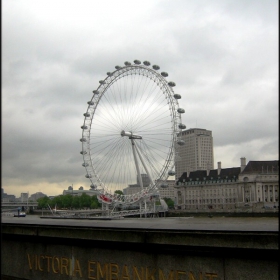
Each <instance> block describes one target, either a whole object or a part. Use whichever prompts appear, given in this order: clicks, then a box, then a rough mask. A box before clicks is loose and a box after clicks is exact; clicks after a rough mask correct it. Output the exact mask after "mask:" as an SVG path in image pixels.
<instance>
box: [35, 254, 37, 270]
mask: <svg viewBox="0 0 280 280" xmlns="http://www.w3.org/2000/svg"><path fill="white" fill-rule="evenodd" d="M37 269H38V258H37V255H35V270H37Z"/></svg>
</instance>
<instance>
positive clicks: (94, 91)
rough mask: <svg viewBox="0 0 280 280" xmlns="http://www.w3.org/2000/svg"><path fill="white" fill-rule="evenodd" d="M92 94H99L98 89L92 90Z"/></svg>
mask: <svg viewBox="0 0 280 280" xmlns="http://www.w3.org/2000/svg"><path fill="white" fill-rule="evenodd" d="M99 82H101V81H99ZM92 92H93V93H94V94H99V91H98V90H93V91H92Z"/></svg>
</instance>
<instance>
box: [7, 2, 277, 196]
mask: <svg viewBox="0 0 280 280" xmlns="http://www.w3.org/2000/svg"><path fill="white" fill-rule="evenodd" d="M278 11H279V1H277V0H266V1H264V0H246V1H244V0H211V1H209V0H188V1H185V0H178V1H167V0H149V1H148V0H143V1H136V2H135V1H128V0H123V1H113V0H104V1H89V0H85V1H81V2H79V1H73V0H69V1H65V0H61V1H56V2H54V1H35V0H24V1H23V0H18V1H9V0H3V1H2V187H3V189H4V190H5V192H6V193H8V194H15V195H16V197H19V196H20V193H23V192H29V193H36V192H39V191H40V192H43V193H46V194H48V195H49V196H52V195H59V194H62V192H63V190H65V189H67V188H68V187H69V186H72V185H73V187H74V189H78V188H79V187H80V186H83V187H84V189H89V186H90V181H89V180H88V179H87V178H85V168H83V167H82V156H81V154H80V151H81V142H80V141H79V139H80V138H81V135H82V131H81V125H82V124H83V119H84V117H83V113H85V111H86V109H87V101H88V100H90V99H91V96H92V90H94V89H96V88H97V87H98V85H99V80H102V79H104V78H105V77H106V73H107V72H108V71H113V70H114V69H115V68H114V67H115V66H116V65H123V64H124V62H125V61H130V62H133V61H134V60H135V59H139V60H140V61H144V60H148V61H150V62H151V63H152V64H157V65H159V66H160V67H161V68H160V69H161V70H162V71H166V72H168V74H169V76H168V80H170V81H174V82H175V83H176V87H175V90H176V92H177V93H180V94H181V96H182V99H180V101H179V104H180V107H182V108H184V109H185V114H184V115H183V116H182V121H183V123H184V124H185V125H186V127H187V129H189V128H196V127H197V128H203V129H207V130H211V131H212V133H213V142H214V168H216V165H217V162H219V161H220V162H222V168H226V167H235V166H239V165H240V158H241V157H245V158H246V159H247V162H248V161H250V160H278V158H279V151H278V146H279V145H278V144H279V123H278V118H279V110H278V109H279V108H278V104H279V97H278V94H279V80H278V75H279V71H278V66H279V65H278V63H279V44H278V43H279V12H278Z"/></svg>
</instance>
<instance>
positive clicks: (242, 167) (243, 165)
mask: <svg viewBox="0 0 280 280" xmlns="http://www.w3.org/2000/svg"><path fill="white" fill-rule="evenodd" d="M240 162H241V166H240V167H241V172H242V171H243V170H244V169H245V167H246V158H245V157H242V158H240Z"/></svg>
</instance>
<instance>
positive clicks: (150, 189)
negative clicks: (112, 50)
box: [80, 60, 186, 204]
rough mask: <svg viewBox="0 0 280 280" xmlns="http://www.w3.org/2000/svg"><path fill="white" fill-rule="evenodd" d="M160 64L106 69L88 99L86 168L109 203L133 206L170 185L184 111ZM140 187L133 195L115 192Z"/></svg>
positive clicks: (84, 142) (84, 147) (84, 140)
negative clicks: (107, 70)
mask: <svg viewBox="0 0 280 280" xmlns="http://www.w3.org/2000/svg"><path fill="white" fill-rule="evenodd" d="M159 69H160V67H159V66H158V65H151V64H150V62H148V61H144V62H143V64H142V63H141V62H140V61H139V60H134V63H130V62H125V63H124V66H116V67H115V70H114V71H112V72H107V76H106V78H105V79H104V80H100V81H99V86H98V88H97V89H96V90H93V95H92V98H91V99H90V100H89V101H88V102H87V105H88V106H87V110H86V112H85V113H84V123H83V125H82V126H81V128H82V138H81V139H80V141H81V142H82V151H81V154H82V156H83V164H82V165H83V166H84V167H85V169H86V175H85V177H86V178H88V179H89V180H90V181H91V188H92V189H95V190H97V191H98V193H99V199H100V200H101V201H102V202H104V203H108V204H114V203H121V204H131V203H136V202H137V201H139V200H141V199H143V198H146V197H148V196H151V195H153V194H156V193H158V189H159V188H164V187H167V184H166V180H167V179H168V177H169V176H174V175H175V171H174V168H175V157H176V152H175V148H176V145H183V144H184V141H183V140H181V139H180V132H181V130H182V129H184V128H186V126H185V125H184V124H182V123H181V114H182V113H184V112H185V111H184V109H182V108H180V107H179V103H178V100H179V99H180V98H181V96H180V95H179V94H176V93H174V91H173V88H174V87H175V83H174V82H171V81H169V82H168V81H167V80H166V78H167V77H168V73H166V72H160V71H159ZM127 187H130V188H133V187H138V188H137V190H138V191H137V192H134V193H132V194H119V193H118V192H117V193H115V191H117V190H121V191H123V190H124V189H125V188H127Z"/></svg>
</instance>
